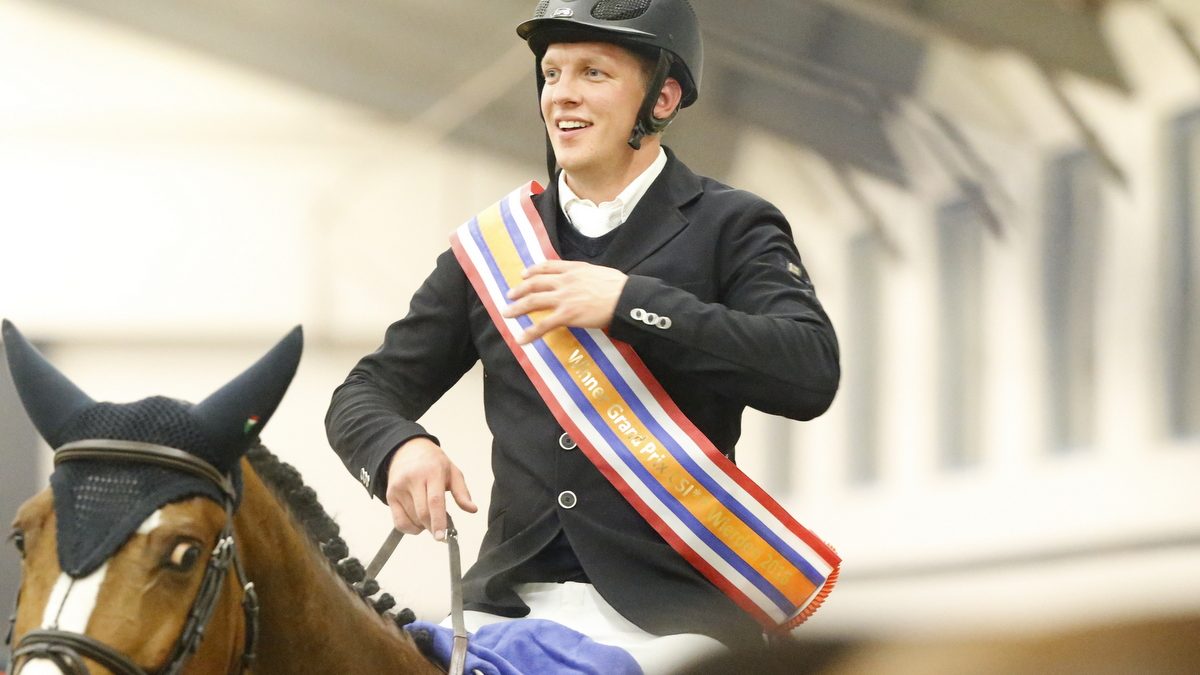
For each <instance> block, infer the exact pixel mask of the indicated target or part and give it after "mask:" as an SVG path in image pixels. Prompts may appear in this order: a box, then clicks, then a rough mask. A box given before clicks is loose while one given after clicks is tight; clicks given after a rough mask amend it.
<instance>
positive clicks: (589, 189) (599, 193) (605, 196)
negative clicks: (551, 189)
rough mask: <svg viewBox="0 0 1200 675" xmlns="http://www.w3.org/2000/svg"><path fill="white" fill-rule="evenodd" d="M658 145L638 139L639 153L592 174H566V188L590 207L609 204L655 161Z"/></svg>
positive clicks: (575, 172) (583, 172)
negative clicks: (589, 204) (585, 200)
mask: <svg viewBox="0 0 1200 675" xmlns="http://www.w3.org/2000/svg"><path fill="white" fill-rule="evenodd" d="M659 147H660V144H659V143H657V142H652V141H651V139H650V138H645V139H642V147H641V149H640V150H637V151H635V152H632V153H631V155H630V159H629V161H628V162H625V163H622V164H621V165H619V166H607V167H601V168H600V169H598V170H596V171H566V170H564V171H563V173H564V175H565V176H566V180H567V185H569V186H571V190H572V191H573V192H574V193H575V195H576V196H577V197H579V198H580V199H587V200H588V201H590V202H592V203H593V204H603V203H604V202H610V201H612V200H614V199H616V198H617V195H619V194H621V191H622V190H624V189H625V188H626V187H628V186H629V184H630V183H632V182H633V180H634V179H635V178H637V177H638V176H640V175H642V172H644V171H645V170H646V169H648V168H650V165H651V164H653V163H654V160H655V159H658V150H659Z"/></svg>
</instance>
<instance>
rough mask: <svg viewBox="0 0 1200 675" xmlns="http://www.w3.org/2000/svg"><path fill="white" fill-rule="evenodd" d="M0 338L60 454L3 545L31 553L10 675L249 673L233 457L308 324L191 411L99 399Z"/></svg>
mask: <svg viewBox="0 0 1200 675" xmlns="http://www.w3.org/2000/svg"><path fill="white" fill-rule="evenodd" d="M3 337H4V344H5V347H6V351H7V354H8V363H9V368H10V370H11V372H12V377H13V381H14V383H15V384H16V388H17V391H18V393H19V395H20V397H21V401H22V403H23V404H24V406H25V409H26V411H27V412H28V414H29V417H30V419H31V420H32V421H33V424H34V426H35V427H36V428H37V430H38V432H39V433H40V434H41V436H42V437H43V438H44V439H45V440H46V442H47V443H48V444H49V445H50V446H51V447H52V448H54V449H55V457H54V460H55V469H54V472H53V473H52V474H51V476H50V487H49V488H48V489H47V490H45V491H43V492H42V493H41V494H39V495H37V496H35V497H33V498H32V499H30V500H29V501H27V502H26V503H25V504H24V505H23V506H22V507H21V508H20V510H19V511H18V513H17V517H16V519H15V520H14V522H13V530H12V535H11V536H10V539H11V540H12V541H13V543H14V544H15V545H16V547H17V549H18V550H19V551H20V553H21V556H22V583H21V588H20V591H19V594H18V604H17V612H16V613H15V617H14V623H13V625H12V626H11V627H10V631H11V634H10V637H11V639H12V641H13V642H12V644H13V669H14V670H13V673H14V675H16V674H17V673H21V674H22V675H33V674H34V673H60V672H61V673H86V672H93V673H95V672H104V670H98V669H107V670H108V671H111V672H113V673H120V674H126V673H128V674H129V675H134V674H137V675H141V674H143V673H150V672H159V673H177V672H180V671H181V670H182V669H183V668H184V667H185V664H189V663H190V665H189V666H188V670H189V671H191V672H238V671H239V670H241V668H242V667H244V665H245V664H246V663H248V662H249V661H250V659H251V658H252V657H253V651H254V642H255V639H254V637H255V624H256V611H257V601H256V599H255V596H254V589H253V584H249V583H247V580H246V579H245V578H244V577H245V574H244V572H243V570H242V564H241V562H240V560H239V557H238V554H237V546H236V544H235V542H234V529H233V513H234V510H235V509H236V508H237V506H238V502H239V500H240V499H241V498H242V493H243V473H242V470H241V462H240V460H241V458H242V456H243V455H244V454H245V453H246V451H247V450H248V449H249V448H250V447H251V445H252V444H253V443H254V442H255V441H256V439H257V436H258V434H259V432H260V431H261V430H262V428H263V426H264V425H266V423H267V421H268V420H269V419H270V417H271V415H272V414H273V413H274V411H275V408H276V407H277V406H278V404H279V401H280V399H281V398H282V397H283V394H284V392H285V391H286V390H287V387H288V385H289V383H290V382H291V380H292V377H293V375H294V374H295V372H296V367H297V364H298V363H299V359H300V353H301V349H302V342H303V340H302V335H301V331H300V328H299V327H297V328H296V329H294V330H293V331H292V332H291V333H289V334H288V335H287V336H286V337H285V338H284V339H283V340H282V341H280V342H279V344H278V345H276V346H275V347H274V348H273V349H272V350H271V351H270V352H268V353H267V354H266V355H265V356H263V357H262V358H261V359H260V360H259V361H258V362H256V363H255V364H254V365H252V366H250V368H248V369H247V370H246V371H245V372H243V373H242V374H241V375H239V376H238V377H236V378H234V379H233V380H231V381H230V382H229V383H227V384H226V385H224V386H222V387H221V388H220V389H218V390H217V391H216V392H214V393H213V394H211V395H210V396H209V397H208V398H206V399H204V400H203V401H202V402H200V403H197V404H190V403H187V402H184V401H179V400H175V399H170V398H165V397H161V396H155V397H151V398H146V399H142V400H140V401H136V402H133V403H125V404H115V403H108V402H97V401H94V400H93V399H92V398H91V397H89V396H88V395H87V394H85V393H84V392H83V391H82V390H81V389H80V388H78V387H77V386H76V385H74V384H73V383H72V382H71V381H70V380H69V379H67V377H66V376H64V375H63V374H62V373H60V372H59V371H58V370H57V369H56V368H55V367H54V366H53V365H51V364H50V363H49V362H48V361H47V360H46V359H45V358H44V357H43V356H42V355H41V354H40V353H38V351H37V350H36V349H35V348H34V347H33V346H32V345H30V344H29V342H28V341H27V340H26V339H25V338H24V336H22V335H21V333H20V332H19V331H18V330H17V329H16V327H14V326H13V325H12V324H11V323H9V322H7V321H5V322H4V324H3ZM230 570H232V573H229V574H227V573H226V572H228V571H230ZM204 635H209V636H212V635H224V636H225V637H226V638H227V639H225V640H216V639H210V640H207V641H203V642H202V641H201V639H200V638H201V637H203V636H204Z"/></svg>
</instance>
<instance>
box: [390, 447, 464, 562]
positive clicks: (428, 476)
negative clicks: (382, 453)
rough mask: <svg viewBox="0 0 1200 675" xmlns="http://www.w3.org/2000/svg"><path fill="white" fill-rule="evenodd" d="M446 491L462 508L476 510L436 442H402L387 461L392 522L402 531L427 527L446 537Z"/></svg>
mask: <svg viewBox="0 0 1200 675" xmlns="http://www.w3.org/2000/svg"><path fill="white" fill-rule="evenodd" d="M446 492H449V493H450V494H451V495H453V496H454V501H455V503H457V504H458V507H459V508H460V509H462V510H463V511H466V512H468V513H475V512H476V511H478V510H479V507H478V506H476V505H475V502H474V501H472V500H471V493H470V491H469V490H467V483H466V481H465V480H464V479H463V474H462V471H460V470H459V468H458V467H457V466H455V465H454V462H451V461H450V458H449V457H447V456H446V453H445V451H443V450H442V449H441V447H439V446H438V445H437V444H436V443H434V442H433V441H431V440H429V439H428V438H425V437H424V436H418V437H416V438H411V439H409V440H408V441H405V442H404V443H403V444H401V445H400V447H399V448H397V449H396V452H395V453H393V454H392V459H391V461H390V462H389V464H388V485H387V504H388V508H390V509H391V510H392V522H393V524H394V525H395V526H396V529H397V530H399V531H400V532H403V533H405V534H418V533H419V532H421V531H422V530H429V531H430V532H432V533H433V538H434V539H437V540H438V541H444V540H445V539H446Z"/></svg>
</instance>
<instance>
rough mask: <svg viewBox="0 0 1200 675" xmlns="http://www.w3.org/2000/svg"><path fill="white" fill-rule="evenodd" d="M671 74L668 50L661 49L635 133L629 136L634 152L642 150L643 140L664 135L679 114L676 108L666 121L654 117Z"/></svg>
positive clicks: (630, 145)
mask: <svg viewBox="0 0 1200 675" xmlns="http://www.w3.org/2000/svg"><path fill="white" fill-rule="evenodd" d="M670 74H671V57H670V56H669V55H668V54H667V50H665V49H660V50H658V65H657V66H656V67H655V68H654V77H652V78H651V79H650V85H649V86H648V87H647V88H646V98H645V99H643V100H642V107H641V109H640V110H638V116H637V122H635V123H634V125H633V131H632V132H631V133H630V134H629V147H631V148H633V149H634V150H641V149H642V139H643V138H645V137H646V136H651V135H653V134H659V133H662V132H663V130H664V129H666V128H667V126H668V125H670V124H671V122H672V121H674V119H675V115H677V114H679V108H675V110H673V111H672V112H671V115H670V116H669V117H667V118H665V119H661V120H660V119H658V118H657V117H655V116H654V107H655V106H656V105H658V95H659V94H660V93H662V88H663V85H664V84H666V83H667V77H668V76H669V75H670Z"/></svg>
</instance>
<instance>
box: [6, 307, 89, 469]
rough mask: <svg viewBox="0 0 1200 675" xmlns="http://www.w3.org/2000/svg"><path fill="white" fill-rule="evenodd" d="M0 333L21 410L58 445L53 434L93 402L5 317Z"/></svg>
mask: <svg viewBox="0 0 1200 675" xmlns="http://www.w3.org/2000/svg"><path fill="white" fill-rule="evenodd" d="M0 334H3V336H4V351H5V352H6V353H7V355H8V370H9V372H11V373H12V379H13V384H14V385H16V389H17V394H19V395H20V397H21V403H23V404H24V405H25V412H26V413H28V414H29V419H30V420H31V421H32V422H33V426H34V427H36V428H37V430H38V433H40V434H41V435H42V438H44V439H46V442H47V443H49V444H50V445H51V446H55V445H58V443H57V436H58V434H59V432H60V431H61V430H62V428H63V426H64V425H65V424H66V423H67V422H68V421H70V419H71V418H72V417H74V416H75V415H76V414H77V413H79V412H80V411H81V410H83V409H85V408H89V407H91V406H93V405H95V403H96V402H95V401H93V400H92V398H91V397H90V396H88V395H87V394H85V393H83V390H82V389H80V388H79V387H77V386H75V383H73V382H71V381H70V380H68V379H67V376H66V375H63V374H62V373H61V372H59V371H58V369H57V368H55V367H54V366H53V365H51V364H50V362H49V361H47V360H46V357H44V356H42V354H41V353H40V352H39V351H38V350H37V349H36V348H35V347H34V346H33V345H31V344H30V343H29V340H26V339H25V336H24V335H21V331H19V330H17V327H16V326H14V325H13V324H12V322H11V321H9V320H8V319H5V320H4V322H3V325H2V326H0Z"/></svg>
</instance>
